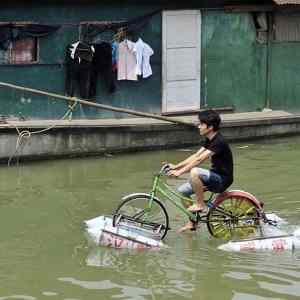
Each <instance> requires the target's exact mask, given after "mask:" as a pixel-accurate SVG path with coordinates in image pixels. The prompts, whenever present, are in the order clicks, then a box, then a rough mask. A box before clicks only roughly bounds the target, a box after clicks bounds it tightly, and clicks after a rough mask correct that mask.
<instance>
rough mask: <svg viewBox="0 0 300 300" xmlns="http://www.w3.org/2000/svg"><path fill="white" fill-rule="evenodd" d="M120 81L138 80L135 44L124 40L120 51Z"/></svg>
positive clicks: (120, 45)
mask: <svg viewBox="0 0 300 300" xmlns="http://www.w3.org/2000/svg"><path fill="white" fill-rule="evenodd" d="M118 80H137V75H136V48H135V43H134V42H132V41H130V40H124V41H123V42H121V43H120V44H119V49H118Z"/></svg>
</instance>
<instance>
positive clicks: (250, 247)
mask: <svg viewBox="0 0 300 300" xmlns="http://www.w3.org/2000/svg"><path fill="white" fill-rule="evenodd" d="M298 248H300V229H298V230H296V231H294V233H293V234H288V235H281V236H273V237H263V238H255V239H248V240H242V241H230V242H228V243H226V244H224V245H221V246H219V247H218V249H220V250H224V251H233V252H239V251H262V250H271V251H283V250H294V249H298Z"/></svg>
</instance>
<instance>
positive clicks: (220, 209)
mask: <svg viewBox="0 0 300 300" xmlns="http://www.w3.org/2000/svg"><path fill="white" fill-rule="evenodd" d="M247 194H248V193H244V194H243V193H241V192H238V193H234V192H233V193H231V192H228V193H227V195H226V196H225V197H224V198H221V200H220V201H216V203H214V205H215V206H214V207H213V208H211V209H210V211H209V213H208V216H207V228H208V231H209V232H210V234H211V235H212V236H214V237H216V238H221V239H225V240H229V239H245V238H248V237H250V236H253V235H255V234H256V233H257V229H258V228H259V226H260V222H259V219H260V212H259V209H260V207H259V206H258V204H257V202H255V201H253V199H251V198H250V197H249V196H248V195H247Z"/></svg>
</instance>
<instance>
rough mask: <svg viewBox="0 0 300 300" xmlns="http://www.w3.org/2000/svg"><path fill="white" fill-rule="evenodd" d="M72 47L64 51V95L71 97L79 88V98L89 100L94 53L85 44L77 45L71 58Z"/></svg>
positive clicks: (69, 46)
mask: <svg viewBox="0 0 300 300" xmlns="http://www.w3.org/2000/svg"><path fill="white" fill-rule="evenodd" d="M72 48H73V45H72V44H70V45H68V46H67V50H66V86H65V90H66V94H67V95H68V96H70V97H73V96H74V94H75V90H76V87H78V86H79V94H80V98H83V99H88V98H90V97H91V96H90V90H91V77H92V72H93V70H92V61H93V56H94V52H93V50H92V47H91V46H90V45H88V44H85V43H81V42H80V43H79V44H78V46H77V48H76V51H75V53H74V58H72V57H71V53H72Z"/></svg>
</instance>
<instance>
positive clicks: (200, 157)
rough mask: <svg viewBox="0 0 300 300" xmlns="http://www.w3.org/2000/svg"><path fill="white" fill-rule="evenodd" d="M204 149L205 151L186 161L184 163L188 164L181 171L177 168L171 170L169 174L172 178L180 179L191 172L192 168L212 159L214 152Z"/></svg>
mask: <svg viewBox="0 0 300 300" xmlns="http://www.w3.org/2000/svg"><path fill="white" fill-rule="evenodd" d="M201 149H202V148H201ZM201 149H200V150H201ZM203 149H204V150H203V151H200V150H199V151H198V152H197V153H195V154H194V155H192V156H190V157H189V158H188V159H186V160H185V161H184V162H186V163H185V165H184V166H181V167H180V168H179V169H177V168H176V169H174V170H171V171H170V172H169V173H168V174H169V175H171V176H175V177H178V176H180V175H182V174H184V173H187V172H189V171H190V170H191V169H192V168H194V167H196V166H198V165H199V164H201V163H202V162H204V161H205V160H207V159H208V158H210V157H211V156H212V154H213V152H212V151H210V150H208V149H205V148H203Z"/></svg>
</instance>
